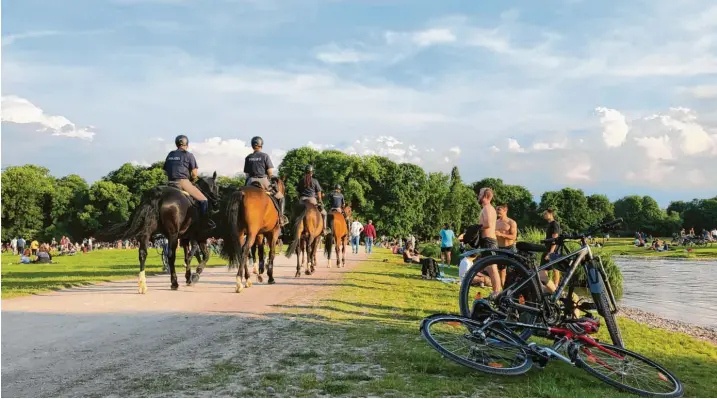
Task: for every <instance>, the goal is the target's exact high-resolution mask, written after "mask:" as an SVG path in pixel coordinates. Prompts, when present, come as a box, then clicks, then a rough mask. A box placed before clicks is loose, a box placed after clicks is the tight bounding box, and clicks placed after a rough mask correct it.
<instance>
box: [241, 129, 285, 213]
mask: <svg viewBox="0 0 717 399" xmlns="http://www.w3.org/2000/svg"><path fill="white" fill-rule="evenodd" d="M263 147H264V139H262V138H261V137H259V136H255V137H252V139H251V148H252V149H253V150H254V152H252V153H251V154H249V155H247V156H246V158H245V159H244V173H245V174H246V184H245V185H247V186H249V185H252V184H253V183H255V182H256V183H259V184H260V185H261V187H262V188H263V189H264V190H266V191H267V192H271V193H273V195H274V198H276V199H277V200H278V201H279V224H280V225H281V226H284V225H286V224H287V223H289V220H288V219H287V217H286V216H284V207H285V202H286V198H284V194H282V193H280V192H279V191H278V190H276V188H275V186H274V182H275V181H276V179H278V177H276V176H274V164H273V163H272V162H271V158H269V154H266V153H264V152H262V151H261V150H262V148H263ZM269 179H271V183H270V182H269Z"/></svg>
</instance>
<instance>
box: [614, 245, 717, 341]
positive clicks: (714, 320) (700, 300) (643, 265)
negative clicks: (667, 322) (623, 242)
mask: <svg viewBox="0 0 717 399" xmlns="http://www.w3.org/2000/svg"><path fill="white" fill-rule="evenodd" d="M613 259H614V260H615V262H616V263H617V264H618V266H619V267H620V269H621V270H622V275H623V280H624V283H623V288H624V295H623V297H622V299H621V300H620V303H621V304H622V305H625V306H629V307H632V308H637V309H641V310H644V311H648V312H652V313H655V314H657V315H659V316H661V317H664V318H666V319H671V320H678V321H683V322H686V323H691V324H696V325H699V326H702V327H708V328H717V298H716V297H715V293H717V260H716V261H690V260H670V259H636V258H630V257H613Z"/></svg>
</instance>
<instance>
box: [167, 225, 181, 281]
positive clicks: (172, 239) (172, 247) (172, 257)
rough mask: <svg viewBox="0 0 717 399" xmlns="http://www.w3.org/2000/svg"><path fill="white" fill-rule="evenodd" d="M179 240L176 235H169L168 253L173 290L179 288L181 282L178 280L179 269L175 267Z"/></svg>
mask: <svg viewBox="0 0 717 399" xmlns="http://www.w3.org/2000/svg"><path fill="white" fill-rule="evenodd" d="M177 241H178V238H177V236H176V235H172V234H170V235H169V253H168V254H167V258H168V260H169V276H170V277H169V278H170V281H171V283H172V285H171V288H172V290H177V289H179V283H178V282H177V269H175V267H174V262H175V261H176V259H177V246H178V244H179V243H178V242H177Z"/></svg>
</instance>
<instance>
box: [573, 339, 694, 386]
mask: <svg viewBox="0 0 717 399" xmlns="http://www.w3.org/2000/svg"><path fill="white" fill-rule="evenodd" d="M601 346H602V347H604V348H605V349H606V350H607V351H603V350H600V348H598V347H588V346H587V345H585V344H579V343H577V344H574V345H573V346H571V347H570V348H569V352H570V357H571V359H572V360H573V361H574V362H575V365H577V366H578V367H580V368H582V369H583V370H585V371H587V372H588V373H590V374H592V375H593V376H595V377H597V378H598V379H600V380H601V381H603V382H605V383H607V384H610V385H612V386H614V387H615V388H619V389H623V390H626V391H629V392H632V393H634V394H637V395H640V396H653V397H661V398H678V397H681V396H682V394H683V391H684V389H683V387H682V384H681V383H680V381H679V380H678V379H677V377H675V375H674V374H672V373H671V372H669V371H668V370H667V369H666V368H664V367H663V366H661V365H659V364H657V363H656V362H654V361H652V360H650V359H648V358H646V357H644V356H642V355H639V354H637V353H634V352H630V351H628V350H627V349H624V348H621V347H619V346H615V345H609V344H601Z"/></svg>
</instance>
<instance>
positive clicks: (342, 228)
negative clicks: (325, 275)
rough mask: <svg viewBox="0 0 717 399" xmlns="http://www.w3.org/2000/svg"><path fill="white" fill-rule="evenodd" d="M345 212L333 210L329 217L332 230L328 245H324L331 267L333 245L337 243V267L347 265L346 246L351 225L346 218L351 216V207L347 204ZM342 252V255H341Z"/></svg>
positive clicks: (327, 239) (327, 241) (327, 240)
mask: <svg viewBox="0 0 717 399" xmlns="http://www.w3.org/2000/svg"><path fill="white" fill-rule="evenodd" d="M343 211H344V212H343V213H344V214H346V217H344V215H343V214H342V213H341V212H340V211H339V210H331V212H330V213H329V217H331V221H332V222H329V223H331V232H330V233H329V234H328V237H327V238H326V246H325V247H324V253H325V254H326V257H327V258H328V259H329V268H330V267H331V247H332V246H333V245H334V244H336V267H341V266H346V247H347V246H348V243H349V227H348V224H347V223H346V220H347V219H349V218H351V207H350V206H348V205H346V206H344V208H343ZM339 254H340V255H339Z"/></svg>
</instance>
